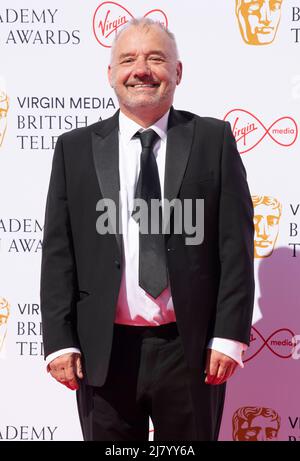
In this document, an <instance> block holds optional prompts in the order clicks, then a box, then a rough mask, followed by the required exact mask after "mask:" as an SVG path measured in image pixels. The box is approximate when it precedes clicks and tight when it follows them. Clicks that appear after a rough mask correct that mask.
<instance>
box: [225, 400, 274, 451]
mask: <svg viewBox="0 0 300 461" xmlns="http://www.w3.org/2000/svg"><path fill="white" fill-rule="evenodd" d="M279 429H280V416H279V415H278V413H277V411H275V410H273V409H272V408H264V407H241V408H239V409H238V410H236V411H235V413H234V414H233V416H232V439H233V440H235V441H238V442H257V441H259V442H267V441H268V442H272V441H276V440H277V436H278V432H279Z"/></svg>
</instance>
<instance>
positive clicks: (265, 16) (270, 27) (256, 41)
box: [235, 0, 282, 45]
mask: <svg viewBox="0 0 300 461" xmlns="http://www.w3.org/2000/svg"><path fill="white" fill-rule="evenodd" d="M281 6H282V0H236V6H235V13H236V16H237V19H238V23H239V27H240V32H241V35H242V37H243V40H244V42H246V43H248V44H249V45H269V44H270V43H272V42H273V41H274V39H275V36H276V33H277V29H278V26H279V22H280V18H281Z"/></svg>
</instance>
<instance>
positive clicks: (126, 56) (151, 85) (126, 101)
mask: <svg viewBox="0 0 300 461" xmlns="http://www.w3.org/2000/svg"><path fill="white" fill-rule="evenodd" d="M181 73H182V66H181V63H180V62H179V61H178V60H177V57H176V50H175V46H174V43H173V41H172V40H171V39H170V38H169V37H168V35H167V34H166V33H165V32H164V31H163V30H161V29H160V28H159V27H158V26H152V27H149V28H147V29H142V28H139V27H134V26H132V27H130V28H128V29H127V30H124V32H122V33H121V35H120V37H119V39H118V40H117V43H116V44H115V47H114V49H113V54H112V60H111V64H110V66H109V69H108V77H109V82H110V84H111V86H112V87H113V88H114V90H115V92H116V95H117V97H118V100H119V104H120V109H121V110H122V111H123V112H124V113H125V114H126V115H130V114H137V113H139V114H141V113H142V112H143V111H144V110H146V111H148V112H149V111H152V112H153V114H154V115H155V114H159V115H161V116H162V115H163V114H164V113H165V112H166V111H167V110H168V109H169V108H170V106H171V105H172V102H173V96H174V92H175V88H176V85H178V84H179V82H180V80H181Z"/></svg>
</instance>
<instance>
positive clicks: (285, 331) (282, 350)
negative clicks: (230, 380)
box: [243, 326, 295, 363]
mask: <svg viewBox="0 0 300 461" xmlns="http://www.w3.org/2000/svg"><path fill="white" fill-rule="evenodd" d="M294 336H295V335H294V333H293V331H292V330H291V329H290V328H278V329H277V330H275V331H273V332H272V333H270V334H269V335H268V337H264V335H263V334H262V333H261V332H260V331H259V330H258V329H257V328H255V327H253V326H252V328H251V337H250V343H251V344H250V347H249V348H248V349H247V351H246V353H245V356H244V358H243V362H244V363H246V362H248V361H249V360H252V359H254V357H256V356H257V355H258V354H259V353H260V352H261V351H262V350H263V349H264V348H267V349H268V350H269V352H271V353H272V354H273V355H275V356H276V357H278V358H280V359H289V358H291V357H292V355H293V351H294V348H295V340H294Z"/></svg>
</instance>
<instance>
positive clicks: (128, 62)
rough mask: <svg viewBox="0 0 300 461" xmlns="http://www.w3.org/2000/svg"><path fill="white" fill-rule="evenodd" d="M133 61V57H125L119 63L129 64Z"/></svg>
mask: <svg viewBox="0 0 300 461" xmlns="http://www.w3.org/2000/svg"><path fill="white" fill-rule="evenodd" d="M133 61H134V59H133V58H126V59H123V60H122V61H121V64H131V63H132V62H133Z"/></svg>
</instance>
